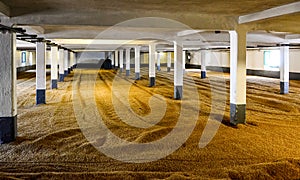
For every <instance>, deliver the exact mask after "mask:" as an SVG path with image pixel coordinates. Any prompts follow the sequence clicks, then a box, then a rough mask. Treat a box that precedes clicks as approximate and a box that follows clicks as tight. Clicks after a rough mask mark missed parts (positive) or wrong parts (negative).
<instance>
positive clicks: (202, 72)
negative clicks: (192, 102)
mask: <svg viewBox="0 0 300 180" xmlns="http://www.w3.org/2000/svg"><path fill="white" fill-rule="evenodd" d="M205 78H206V71H201V79H205Z"/></svg>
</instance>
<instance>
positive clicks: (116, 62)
mask: <svg viewBox="0 0 300 180" xmlns="http://www.w3.org/2000/svg"><path fill="white" fill-rule="evenodd" d="M115 67H116V68H118V67H119V51H115Z"/></svg>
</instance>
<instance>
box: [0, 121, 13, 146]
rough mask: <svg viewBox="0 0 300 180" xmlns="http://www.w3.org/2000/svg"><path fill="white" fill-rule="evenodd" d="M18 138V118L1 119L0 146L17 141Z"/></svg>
mask: <svg viewBox="0 0 300 180" xmlns="http://www.w3.org/2000/svg"><path fill="white" fill-rule="evenodd" d="M16 138H17V116H14V117H0V144H4V143H9V142H12V141H15V140H16Z"/></svg>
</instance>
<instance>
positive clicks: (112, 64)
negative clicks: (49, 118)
mask: <svg viewBox="0 0 300 180" xmlns="http://www.w3.org/2000/svg"><path fill="white" fill-rule="evenodd" d="M111 67H112V68H114V67H115V55H114V53H113V52H111Z"/></svg>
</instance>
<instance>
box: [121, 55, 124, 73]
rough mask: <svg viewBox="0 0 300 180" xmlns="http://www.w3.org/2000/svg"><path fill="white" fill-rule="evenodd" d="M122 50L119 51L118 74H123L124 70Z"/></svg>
mask: <svg viewBox="0 0 300 180" xmlns="http://www.w3.org/2000/svg"><path fill="white" fill-rule="evenodd" d="M123 52H124V51H123V49H121V50H120V73H122V72H123V69H124V54H123Z"/></svg>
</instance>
